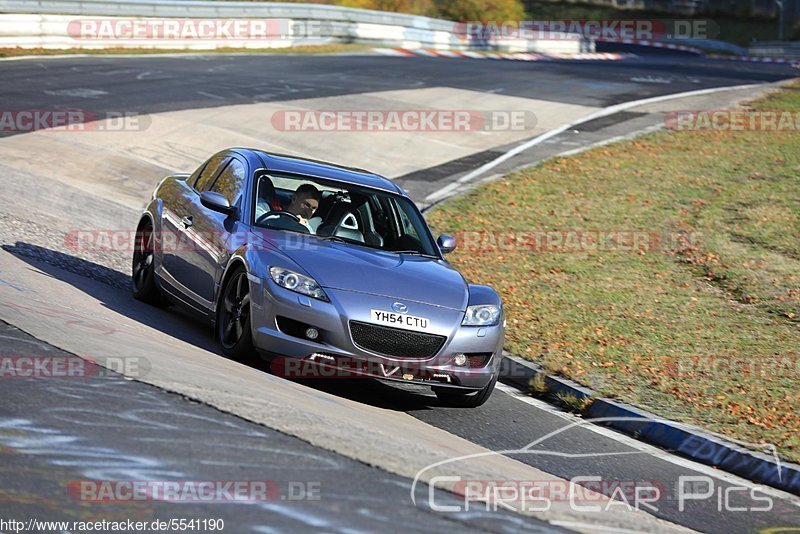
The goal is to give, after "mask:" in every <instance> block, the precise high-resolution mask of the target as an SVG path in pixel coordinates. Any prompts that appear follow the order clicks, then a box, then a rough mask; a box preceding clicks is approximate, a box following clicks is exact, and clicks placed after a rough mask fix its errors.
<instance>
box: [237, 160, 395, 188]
mask: <svg viewBox="0 0 800 534" xmlns="http://www.w3.org/2000/svg"><path fill="white" fill-rule="evenodd" d="M231 151H233V152H236V153H238V154H240V155H242V156H244V157H245V158H247V159H248V160H249V161H250V164H251V165H253V166H254V167H255V168H258V167H266V168H267V170H270V171H279V172H287V173H294V174H302V175H305V176H310V177H315V178H326V179H329V180H336V181H339V182H345V183H348V184H352V185H361V186H366V187H372V188H375V189H382V190H384V191H391V192H392V193H399V194H401V195H404V196H406V193H405V191H403V189H402V188H400V187H399V186H398V185H396V184H395V183H394V182H392V181H391V180H389V179H388V178H385V177H383V176H381V175H379V174H375V173H372V172H369V171H365V170H363V169H356V168H353V167H344V166H341V165H335V164H333V163H326V162H324V161H318V160H313V159H308V158H301V157H298V156H288V155H285V154H275V153H272V152H266V151H264V150H257V149H252V148H232V149H231Z"/></svg>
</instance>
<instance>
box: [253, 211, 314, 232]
mask: <svg viewBox="0 0 800 534" xmlns="http://www.w3.org/2000/svg"><path fill="white" fill-rule="evenodd" d="M270 215H282V216H284V217H288V218H289V219H291V220H292V221H293V222H294V223H295V224H296V225H297V228H292V229H293V230H295V231H298V232H301V233H304V234H309V233H311V232H309V230H308V228H307V227H306V225H304V224H303V223H301V222H300V217H298V216H297V215H295V214H294V213H292V212H290V211H278V210H270V211H268V212H267V213H265V214H263V215H261V216H260V217H259V218H258V219H256V224H263V223H264V221H265V220H266V219H267V217H269V216H270ZM276 228H278V229H281V227H280V226H277V227H276ZM283 230H286V228H283Z"/></svg>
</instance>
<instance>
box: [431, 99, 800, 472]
mask: <svg viewBox="0 0 800 534" xmlns="http://www.w3.org/2000/svg"><path fill="white" fill-rule="evenodd" d="M751 106H752V107H753V108H754V109H757V110H793V111H797V110H800V84H795V85H793V86H792V87H790V88H787V89H786V90H783V91H781V92H780V93H778V94H775V95H772V96H769V97H767V98H764V99H762V100H759V101H756V102H753V103H751ZM798 136H800V133H798V132H797V131H783V132H758V131H734V132H711V131H694V132H692V131H683V132H677V131H662V132H657V133H654V134H650V135H646V136H642V137H639V138H637V139H635V140H630V141H625V142H620V143H615V144H612V145H608V146H604V147H599V148H596V149H593V150H590V151H587V152H584V153H582V154H579V155H576V156H573V157H568V158H555V159H551V160H548V161H547V162H545V163H544V164H542V165H539V166H536V167H532V168H528V169H526V170H523V171H520V172H517V173H513V174H511V175H509V176H507V177H506V178H505V179H503V180H501V181H496V182H493V183H489V184H486V185H484V186H481V187H480V188H477V189H475V190H474V191H473V192H471V193H469V194H466V195H464V196H461V197H458V198H455V199H453V200H451V201H448V202H446V203H444V204H443V205H441V206H438V207H436V208H434V209H433V210H431V211H430V212H429V213H428V215H427V218H428V220H429V222H430V224H431V226H432V227H433V228H434V229H435V230H436V231H438V232H439V233H452V232H457V231H475V230H482V231H488V232H492V231H494V232H508V231H518V232H522V233H528V232H531V231H536V232H539V233H542V232H548V231H568V232H569V231H592V232H594V231H613V232H619V231H624V232H646V235H647V236H649V237H650V238H653V239H651V241H649V242H648V244H649V246H647V247H639V248H637V250H634V251H626V250H620V249H614V247H608V248H607V249H604V250H599V249H598V250H590V248H591V247H586V246H577V247H572V248H570V247H561V248H558V247H556V248H555V249H553V247H544V249H543V248H542V247H537V246H527V245H520V246H512V247H499V246H498V247H491V244H492V242H491V241H483V244H486V245H489V246H488V248H487V247H483V248H482V249H481V250H480V251H475V250H464V248H465V247H463V246H462V248H461V249H460V250H459V249H457V250H456V251H455V252H454V253H453V254H451V256H450V258H451V261H452V262H453V263H454V264H455V265H456V266H457V267H458V268H459V269H461V270H462V272H463V273H464V274H465V276H466V277H467V278H468V279H469V280H471V281H472V282H476V283H485V284H489V285H492V286H493V287H495V288H496V289H497V290H498V291H499V292H500V293H501V294H502V297H503V301H504V304H505V306H506V312H507V318H508V327H507V335H506V348H507V349H508V350H509V351H511V352H512V353H516V354H520V355H522V356H524V357H526V358H528V359H531V360H534V361H537V362H538V363H540V364H541V365H542V366H544V367H545V368H546V369H548V370H550V371H551V372H552V371H555V372H556V373H558V374H562V375H564V376H567V377H570V378H572V379H574V380H576V381H578V382H581V383H583V384H585V385H587V386H589V387H592V388H594V389H595V390H596V391H597V392H598V393H599V394H601V395H605V396H609V397H612V398H619V399H622V400H625V401H627V402H630V403H632V404H635V405H638V406H641V407H644V408H646V409H650V410H652V411H655V412H656V413H659V414H660V415H662V416H665V417H669V418H673V419H677V420H680V421H685V422H690V423H695V424H699V425H702V426H704V427H705V428H708V429H710V430H712V431H716V432H720V433H723V434H726V435H728V436H731V437H733V438H738V439H741V440H744V441H747V442H750V443H762V442H766V443H774V444H776V445H777V446H778V448H779V451H780V452H781V453H782V454H783V455H785V456H786V457H788V458H790V459H792V460H794V461H798V460H800V431H798V430H800V415H798V414H800V390H799V389H800V388H798V384H800V142H798V141H800V137H798ZM658 237H666V239H660V240H656V239H655V238H658ZM518 242H520V243H521V242H522V241H518ZM565 243H566V242H564V243H562V245H563V244H565ZM474 244H475V243H473V245H474ZM573 244H574V243H573ZM471 248H474V247H471Z"/></svg>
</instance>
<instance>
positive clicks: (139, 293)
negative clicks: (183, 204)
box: [131, 221, 167, 307]
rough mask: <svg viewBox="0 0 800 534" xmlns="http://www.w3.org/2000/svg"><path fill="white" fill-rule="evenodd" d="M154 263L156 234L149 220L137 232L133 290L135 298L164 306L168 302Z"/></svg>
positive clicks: (132, 276)
mask: <svg viewBox="0 0 800 534" xmlns="http://www.w3.org/2000/svg"><path fill="white" fill-rule="evenodd" d="M154 263H155V236H154V233H153V224H152V223H151V222H150V221H147V222H145V223H144V224H142V225H141V226H140V227H139V230H138V231H137V232H136V241H135V243H134V248H133V261H132V263H131V291H132V292H133V297H134V298H135V299H137V300H141V301H142V302H146V303H148V304H152V305H154V306H159V307H162V306H165V305H166V303H167V302H166V299H165V298H164V296H163V295H162V294H161V291H160V290H159V289H158V284H156V276H155V265H154Z"/></svg>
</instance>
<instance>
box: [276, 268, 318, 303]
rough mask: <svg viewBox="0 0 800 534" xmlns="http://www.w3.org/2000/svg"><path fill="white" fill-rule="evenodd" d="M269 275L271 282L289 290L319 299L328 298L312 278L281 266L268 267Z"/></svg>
mask: <svg viewBox="0 0 800 534" xmlns="http://www.w3.org/2000/svg"><path fill="white" fill-rule="evenodd" d="M269 276H270V278H272V281H273V282H275V283H276V284H278V285H279V286H281V287H283V288H286V289H288V290H289V291H294V292H296V293H301V294H303V295H308V296H309V297H314V298H315V299H319V300H325V301H327V300H328V295H326V294H325V292H324V291H323V290H322V288H321V287H319V284H318V283H317V282H316V281H314V279H313V278H309V277H308V276H304V275H302V274H300V273H296V272H294V271H290V270H289V269H283V268H281V267H270V268H269Z"/></svg>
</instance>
